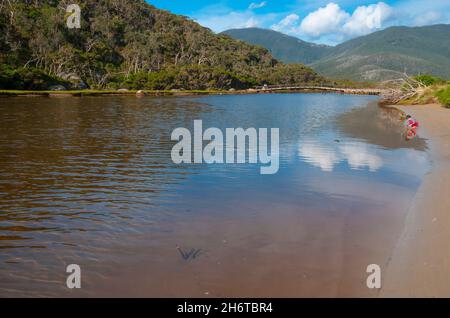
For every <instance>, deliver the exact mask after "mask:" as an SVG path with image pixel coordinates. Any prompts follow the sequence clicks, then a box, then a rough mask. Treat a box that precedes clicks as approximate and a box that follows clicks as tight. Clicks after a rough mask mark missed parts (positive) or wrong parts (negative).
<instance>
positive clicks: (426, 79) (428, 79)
mask: <svg viewBox="0 0 450 318" xmlns="http://www.w3.org/2000/svg"><path fill="white" fill-rule="evenodd" d="M414 79H415V80H416V81H418V82H419V83H422V84H423V85H425V86H432V85H437V84H444V83H445V81H444V80H443V79H442V78H440V77H436V76H432V75H418V76H415V77H414Z"/></svg>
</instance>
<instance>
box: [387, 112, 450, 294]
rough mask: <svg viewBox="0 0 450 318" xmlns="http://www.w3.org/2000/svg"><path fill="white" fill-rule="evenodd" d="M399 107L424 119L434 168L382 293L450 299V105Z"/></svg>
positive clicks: (423, 128)
mask: <svg viewBox="0 0 450 318" xmlns="http://www.w3.org/2000/svg"><path fill="white" fill-rule="evenodd" d="M396 107H397V106H396ZM398 108H400V109H401V110H403V111H405V112H406V113H408V114H411V115H413V116H414V117H415V118H416V119H417V120H419V121H420V123H421V131H420V132H419V133H420V134H422V135H424V136H425V137H426V138H428V139H429V140H430V153H431V159H432V169H431V171H430V172H429V173H428V174H427V175H426V176H425V178H424V181H423V183H422V185H421V187H420V189H419V190H418V192H417V194H416V197H415V199H414V200H413V202H412V203H411V207H410V210H409V212H408V216H407V218H406V221H405V226H404V230H403V233H402V234H401V237H400V239H399V241H398V243H397V245H396V247H395V248H394V250H393V253H392V255H391V258H390V260H389V263H388V265H387V268H385V269H384V275H383V278H382V281H383V283H382V289H381V292H380V296H382V297H450V109H445V108H443V107H441V106H440V105H424V106H398Z"/></svg>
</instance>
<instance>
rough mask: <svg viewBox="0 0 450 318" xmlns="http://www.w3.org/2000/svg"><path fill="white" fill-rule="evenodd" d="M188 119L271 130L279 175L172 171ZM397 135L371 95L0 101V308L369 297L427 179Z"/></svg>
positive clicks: (424, 163)
mask: <svg viewBox="0 0 450 318" xmlns="http://www.w3.org/2000/svg"><path fill="white" fill-rule="evenodd" d="M195 119H202V120H203V126H204V127H205V128H206V127H219V128H225V127H235V128H237V127H244V128H248V127H255V128H259V127H266V128H271V127H277V128H279V129H280V150H279V155H280V169H279V171H278V173H277V174H274V175H261V174H260V173H259V168H260V166H259V165H255V164H240V165H232V164H220V165H207V164H182V165H176V164H174V163H173V162H172V160H171V156H170V152H171V148H172V146H173V145H174V144H175V142H173V141H171V138H170V137H171V133H172V131H173V130H174V129H175V128H177V127H186V128H190V127H192V125H193V121H194V120H195ZM402 133H403V127H402V123H401V121H400V120H399V114H398V113H397V112H396V111H395V110H392V109H384V108H380V107H378V106H377V105H376V98H375V97H373V96H346V95H335V94H264V95H238V96H233V95H226V96H205V97H161V98H159V97H146V98H135V97H81V98H79V97H77V98H75V97H74V98H70V97H69V98H68V97H65V98H62V97H57V98H42V97H14V98H0V296H2V297H14V296H18V297H28V296H60V297H78V296H81V297H94V296H124V297H131V296H140V297H215V296H219V297H241V296H245V297H269V296H278V297H283V296H284V297H316V296H324V297H333V296H344V297H346V296H374V295H376V291H374V290H369V289H368V288H367V286H366V277H367V275H368V274H367V273H366V267H367V265H369V264H379V265H380V266H381V268H382V269H383V268H384V266H385V265H386V262H387V260H388V258H389V255H390V253H391V250H392V248H393V246H394V245H395V242H396V240H397V238H398V236H399V235H400V232H401V229H402V225H403V222H404V218H405V215H406V212H407V209H408V207H409V203H410V201H411V200H412V198H413V197H414V194H415V191H416V190H417V188H418V186H419V185H420V183H421V179H422V177H423V175H424V174H425V173H426V172H427V171H428V169H429V168H430V163H429V159H428V156H427V152H426V149H427V147H426V141H425V140H424V139H422V138H420V131H419V136H418V137H417V138H416V139H414V140H412V141H409V142H408V141H406V140H405V138H404V136H403V135H402ZM69 264H78V265H79V266H80V267H81V282H82V283H81V284H82V285H81V288H80V289H68V288H67V286H66V278H67V275H68V274H67V273H66V266H67V265H69Z"/></svg>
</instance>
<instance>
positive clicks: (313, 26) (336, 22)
mask: <svg viewBox="0 0 450 318" xmlns="http://www.w3.org/2000/svg"><path fill="white" fill-rule="evenodd" d="M349 18H350V15H349V14H348V13H347V12H345V11H343V10H342V9H341V8H340V7H339V5H337V4H336V3H333V2H331V3H329V4H327V6H326V7H323V8H319V9H317V11H314V12H311V13H310V14H308V15H307V16H306V17H305V18H304V19H303V21H302V23H301V24H300V30H299V31H300V33H302V34H306V35H309V36H312V37H319V36H321V35H324V34H329V33H334V32H336V30H337V29H339V28H341V27H342V25H343V24H344V23H345V22H346V21H347V20H348V19H349Z"/></svg>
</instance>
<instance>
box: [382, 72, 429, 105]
mask: <svg viewBox="0 0 450 318" xmlns="http://www.w3.org/2000/svg"><path fill="white" fill-rule="evenodd" d="M389 83H394V84H396V85H398V86H399V87H397V88H388V89H386V90H385V91H384V92H383V94H382V101H383V103H385V104H397V103H399V102H401V101H402V100H406V99H409V98H413V97H415V96H419V95H420V94H421V93H423V91H424V90H425V89H426V86H425V85H424V84H423V83H421V82H419V81H417V80H415V79H413V78H412V77H410V76H408V75H407V74H406V73H405V74H404V77H403V78H400V79H395V80H389V81H385V82H384V84H385V85H387V84H389Z"/></svg>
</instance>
